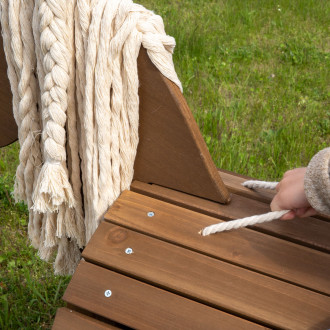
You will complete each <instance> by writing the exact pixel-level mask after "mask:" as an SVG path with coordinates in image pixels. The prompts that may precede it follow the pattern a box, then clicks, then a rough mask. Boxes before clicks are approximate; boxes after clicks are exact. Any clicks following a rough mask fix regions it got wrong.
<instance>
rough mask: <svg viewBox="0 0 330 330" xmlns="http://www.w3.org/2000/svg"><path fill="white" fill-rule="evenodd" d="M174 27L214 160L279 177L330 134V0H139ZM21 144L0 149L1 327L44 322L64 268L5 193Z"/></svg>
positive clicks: (63, 281) (178, 58) (187, 85)
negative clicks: (55, 267) (56, 269)
mask: <svg viewBox="0 0 330 330" xmlns="http://www.w3.org/2000/svg"><path fill="white" fill-rule="evenodd" d="M140 3H141V4H143V5H145V6H146V7H147V8H149V9H152V10H153V11H155V12H156V13H157V14H160V15H161V16H162V17H163V20H164V23H165V27H166V31H167V33H168V34H169V35H172V36H174V37H175V39H176V42H177V47H176V50H175V54H174V62H175V66H176V70H177V73H178V75H179V77H180V79H181V81H182V84H183V87H184V95H185V97H186V99H187V101H188V104H189V105H190V108H191V109H192V111H193V113H194V116H195V118H196V120H197V122H198V124H199V127H200V129H201V131H202V134H203V136H204V138H205V141H206V143H207V146H208V148H209V150H210V153H211V155H212V157H213V159H214V162H215V164H216V165H217V166H218V167H221V168H224V169H228V170H231V171H235V172H238V173H242V174H246V175H250V176H252V177H256V178H260V179H269V180H277V179H279V178H280V177H281V176H282V174H283V173H284V172H285V171H286V170H288V169H290V168H293V167H299V166H305V165H307V163H308V161H309V159H310V158H311V157H312V156H313V155H314V154H315V153H316V152H317V151H318V150H320V149H322V148H324V147H325V146H329V144H330V143H329V142H330V110H329V96H330V87H329V86H330V81H329V76H330V74H329V73H330V72H329V71H330V70H329V68H330V53H329V51H330V38H329V35H330V34H329V24H328V17H329V15H330V4H329V2H328V1H324V0H317V1H316V0H315V1H312V0H296V1H284V0H283V1H271V0H267V1H266V0H263V1H262V0H261V1H254V0H245V1H240V0H229V1H220V0H218V1H209V0H208V1H206V0H198V1H197V0H175V1H174V0H171V1H165V0H164V1H161V0H157V1H156V0H142V1H140ZM17 153H18V146H17V144H14V145H12V146H9V147H6V148H4V149H2V150H1V151H0V210H1V212H0V227H1V241H0V244H1V255H0V328H4V329H6V328H7V329H16V328H31V329H38V328H49V327H50V326H51V324H52V321H53V317H54V313H55V311H56V308H57V307H58V306H60V305H61V304H62V303H61V301H60V297H61V296H62V294H63V292H64V290H65V287H66V285H67V283H68V281H69V277H54V276H53V273H52V265H50V264H47V263H45V262H41V261H40V260H39V259H38V256H37V254H36V252H35V250H34V249H32V248H31V247H30V246H29V242H28V239H27V237H26V232H27V222H28V219H27V212H26V208H25V206H24V205H22V204H18V205H14V203H13V200H12V198H11V195H10V194H11V191H12V185H13V177H14V173H15V168H16V166H17Z"/></svg>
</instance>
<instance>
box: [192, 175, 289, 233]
mask: <svg viewBox="0 0 330 330" xmlns="http://www.w3.org/2000/svg"><path fill="white" fill-rule="evenodd" d="M242 185H243V186H244V187H248V188H251V189H254V188H263V189H275V188H276V186H277V185H278V182H267V181H257V180H249V181H245V182H243V184H242ZM289 212H290V210H282V211H274V212H268V213H265V214H260V215H254V216H251V217H246V218H242V219H236V220H232V221H227V222H220V223H218V224H214V225H211V226H208V227H205V228H204V229H203V230H201V231H200V232H199V233H200V234H201V235H202V236H208V235H211V234H215V233H220V232H222V231H226V230H232V229H238V228H242V227H246V226H253V225H255V224H258V223H263V222H269V221H273V220H277V219H279V218H281V217H282V216H283V215H284V214H286V213H289Z"/></svg>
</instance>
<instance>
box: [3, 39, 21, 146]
mask: <svg viewBox="0 0 330 330" xmlns="http://www.w3.org/2000/svg"><path fill="white" fill-rule="evenodd" d="M0 77H1V79H0V148H1V147H4V146H6V145H8V144H10V143H12V142H14V141H16V140H17V125H16V122H15V119H14V116H13V109H12V94H11V90H10V85H9V80H8V77H7V63H6V58H5V53H4V51H3V40H2V35H0Z"/></svg>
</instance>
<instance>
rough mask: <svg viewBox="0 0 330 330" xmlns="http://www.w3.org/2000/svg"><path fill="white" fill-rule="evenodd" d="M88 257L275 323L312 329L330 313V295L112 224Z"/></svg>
mask: <svg viewBox="0 0 330 330" xmlns="http://www.w3.org/2000/svg"><path fill="white" fill-rule="evenodd" d="M150 221H152V220H150ZM127 247H130V248H131V249H132V250H133V253H132V254H129V255H127V254H126V253H125V250H126V248H127ZM83 257H84V258H85V259H86V260H88V261H90V262H95V263H97V264H100V265H102V266H104V267H108V268H111V269H113V270H116V271H119V272H123V273H124V274H127V275H129V276H132V277H135V278H138V279H142V280H143V281H146V282H149V283H152V284H153V285H156V286H160V287H163V288H165V289H167V290H171V291H173V292H175V293H179V294H182V295H184V296H186V297H188V298H192V299H195V300H197V301H201V302H203V303H205V304H207V305H210V306H214V307H217V308H222V309H225V310H227V311H232V312H233V313H234V314H236V315H242V316H243V317H247V318H249V319H251V320H254V321H256V322H261V323H262V324H266V325H267V326H271V327H281V328H289V329H298V328H301V329H302V328H305V329H310V328H312V327H314V326H315V325H316V324H318V323H319V322H320V321H323V320H324V319H327V317H328V316H329V310H330V297H326V296H323V295H320V294H317V293H315V292H311V291H309V290H306V289H302V288H299V287H296V286H294V285H291V284H288V283H285V282H281V281H279V280H275V279H272V278H269V277H267V276H264V275H260V274H257V273H254V272H252V271H249V270H246V269H242V268H240V267H237V266H233V265H231V264H228V263H225V262H222V261H219V260H216V259H213V258H210V257H207V256H205V255H201V254H199V253H196V252H192V251H190V250H187V249H184V248H181V247H178V246H176V245H173V244H170V243H166V242H163V241H160V240H158V239H155V238H151V237H149V236H146V235H142V234H139V233H137V232H134V231H131V230H128V229H125V228H122V227H118V226H115V225H111V224H109V223H101V225H100V227H99V228H98V230H97V231H96V233H95V234H94V236H93V237H92V239H91V241H90V242H89V244H88V246H87V247H86V249H85V250H84V252H83ZM301 311H304V313H301ZM194 317H195V316H194ZM329 325H330V323H329ZM205 329H207V327H205Z"/></svg>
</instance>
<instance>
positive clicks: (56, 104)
mask: <svg viewBox="0 0 330 330" xmlns="http://www.w3.org/2000/svg"><path fill="white" fill-rule="evenodd" d="M0 5H1V26H2V34H3V41H4V50H5V55H6V60H7V64H8V77H9V80H10V84H11V89H12V93H13V112H14V117H15V120H16V123H17V125H18V132H19V134H18V135H19V143H20V155H19V158H20V164H19V166H18V168H17V171H16V182H15V198H16V199H17V200H22V201H24V202H25V203H27V205H28V208H29V225H28V233H29V237H30V239H31V242H32V245H33V246H34V247H36V248H38V249H39V256H40V257H41V258H42V259H44V260H46V261H49V260H52V259H53V257H54V254H55V253H56V252H57V256H56V259H55V262H54V270H55V273H56V274H72V273H73V272H74V269H75V267H76V265H77V263H78V261H79V259H80V251H79V248H82V247H83V246H85V245H86V244H87V242H88V241H89V239H90V238H91V236H92V235H93V233H94V232H95V230H96V228H97V227H98V225H99V223H100V221H101V219H102V217H103V214H104V213H105V212H106V210H107V209H108V208H109V206H111V205H112V204H113V202H114V201H115V200H116V199H117V198H118V196H119V195H120V193H121V192H122V191H123V190H125V189H129V187H130V184H131V181H132V178H133V174H134V173H133V166H134V160H135V155H136V149H137V145H138V141H139V139H138V126H139V97H138V86H139V81H138V72H137V57H138V54H139V51H140V47H141V45H142V46H144V47H145V48H146V49H147V52H148V54H149V57H150V59H151V61H152V62H153V63H154V64H155V65H156V66H157V68H158V69H159V70H160V71H161V72H162V73H163V74H164V75H165V76H166V77H168V78H169V79H171V80H172V81H173V82H174V83H176V84H177V85H178V86H179V87H180V89H181V90H182V86H181V83H180V81H179V79H178V77H177V75H176V73H175V70H174V65H173V61H172V53H173V50H174V47H175V40H174V39H173V38H172V37H169V36H167V35H166V33H165V30H164V24H163V21H162V19H161V17H160V16H157V15H155V14H154V13H152V12H151V11H149V10H147V9H145V8H144V7H143V6H140V5H137V4H134V3H133V2H132V1H131V0H122V1H120V0H35V1H34V0H1V1H0Z"/></svg>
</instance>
